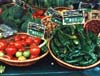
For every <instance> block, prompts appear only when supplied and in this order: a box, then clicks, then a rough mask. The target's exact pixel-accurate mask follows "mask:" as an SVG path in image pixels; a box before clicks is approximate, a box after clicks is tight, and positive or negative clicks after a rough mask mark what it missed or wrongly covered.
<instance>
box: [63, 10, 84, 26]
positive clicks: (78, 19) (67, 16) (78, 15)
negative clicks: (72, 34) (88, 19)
mask: <svg viewBox="0 0 100 76" xmlns="http://www.w3.org/2000/svg"><path fill="white" fill-rule="evenodd" d="M84 22H85V17H84V11H83V10H71V11H64V12H63V25H71V24H84Z"/></svg>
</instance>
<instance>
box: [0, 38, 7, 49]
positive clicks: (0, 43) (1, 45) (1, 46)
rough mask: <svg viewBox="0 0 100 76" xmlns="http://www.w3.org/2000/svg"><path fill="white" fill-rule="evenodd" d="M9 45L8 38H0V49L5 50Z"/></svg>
mask: <svg viewBox="0 0 100 76" xmlns="http://www.w3.org/2000/svg"><path fill="white" fill-rule="evenodd" d="M6 46H7V42H6V40H0V50H4V49H5V48H6Z"/></svg>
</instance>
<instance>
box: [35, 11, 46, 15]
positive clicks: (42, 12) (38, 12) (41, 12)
mask: <svg viewBox="0 0 100 76" xmlns="http://www.w3.org/2000/svg"><path fill="white" fill-rule="evenodd" d="M36 13H37V14H38V15H43V14H44V10H37V11H36Z"/></svg>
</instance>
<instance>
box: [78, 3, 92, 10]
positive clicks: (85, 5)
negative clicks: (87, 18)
mask: <svg viewBox="0 0 100 76" xmlns="http://www.w3.org/2000/svg"><path fill="white" fill-rule="evenodd" d="M92 7H93V6H92V4H91V3H85V2H80V3H79V6H78V8H79V9H91V8H92Z"/></svg>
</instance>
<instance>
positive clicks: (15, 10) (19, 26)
mask: <svg viewBox="0 0 100 76" xmlns="http://www.w3.org/2000/svg"><path fill="white" fill-rule="evenodd" d="M3 9H4V11H3V13H2V15H0V18H1V19H2V21H3V23H4V24H6V25H9V26H11V27H12V28H13V29H16V30H18V31H24V32H26V27H27V25H28V22H30V21H34V18H33V17H32V13H33V12H34V10H33V11H32V10H31V9H30V8H27V9H24V8H23V6H20V5H17V4H15V5H13V6H10V7H4V8H3Z"/></svg>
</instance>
